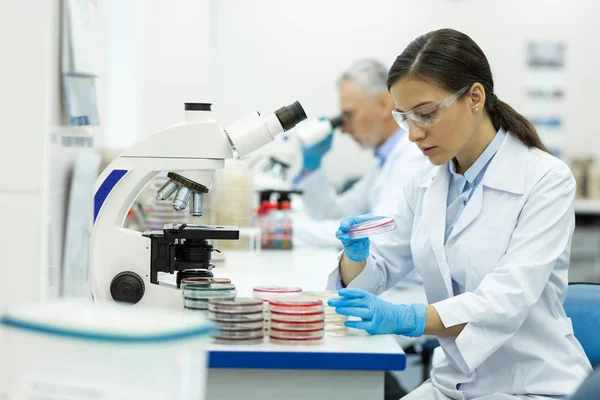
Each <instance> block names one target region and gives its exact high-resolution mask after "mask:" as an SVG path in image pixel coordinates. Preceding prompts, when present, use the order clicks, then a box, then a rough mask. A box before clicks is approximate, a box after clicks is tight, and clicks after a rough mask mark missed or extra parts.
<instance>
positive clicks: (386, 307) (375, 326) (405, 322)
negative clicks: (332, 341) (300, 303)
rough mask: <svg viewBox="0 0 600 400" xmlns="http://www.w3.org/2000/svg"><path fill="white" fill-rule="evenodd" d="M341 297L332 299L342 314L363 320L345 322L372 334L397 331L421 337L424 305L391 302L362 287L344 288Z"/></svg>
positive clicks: (424, 318) (331, 303)
mask: <svg viewBox="0 0 600 400" xmlns="http://www.w3.org/2000/svg"><path fill="white" fill-rule="evenodd" d="M338 294H339V295H340V297H339V298H335V299H331V300H329V302H328V304H329V305H330V306H331V307H335V311H336V312H337V313H338V314H341V315H347V316H350V317H359V318H361V319H362V321H346V322H345V325H346V326H348V327H350V328H356V329H364V330H365V331H367V332H368V333H370V334H371V335H378V334H396V335H404V336H411V337H416V336H422V335H423V331H424V330H425V320H426V314H427V306H426V305H425V304H400V305H396V304H392V303H388V302H387V301H383V300H381V299H380V298H379V297H377V296H375V295H374V294H372V293H369V292H367V291H365V290H362V289H354V288H350V289H341V290H340V291H339V292H338Z"/></svg>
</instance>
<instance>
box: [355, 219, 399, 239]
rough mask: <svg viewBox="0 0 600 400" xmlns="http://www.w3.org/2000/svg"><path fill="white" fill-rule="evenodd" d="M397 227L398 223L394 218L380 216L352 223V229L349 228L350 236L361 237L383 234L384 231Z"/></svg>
mask: <svg viewBox="0 0 600 400" xmlns="http://www.w3.org/2000/svg"><path fill="white" fill-rule="evenodd" d="M397 227H398V225H397V224H396V221H395V220H394V219H393V218H388V217H386V218H378V219H374V220H370V221H365V222H361V223H359V224H356V225H352V226H351V227H350V229H348V236H350V238H351V239H361V238H365V237H369V236H374V235H381V234H382V233H385V232H389V231H393V230H394V229H396V228H397Z"/></svg>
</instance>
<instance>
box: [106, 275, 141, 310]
mask: <svg viewBox="0 0 600 400" xmlns="http://www.w3.org/2000/svg"><path fill="white" fill-rule="evenodd" d="M145 290H146V287H145V285H144V281H143V280H142V278H141V277H140V276H139V275H138V274H136V273H135V272H131V271H125V272H121V273H120V274H118V275H117V276H115V277H114V278H113V280H112V282H111V283H110V294H111V295H112V298H113V299H115V301H119V302H123V303H131V304H135V303H137V302H138V301H140V300H141V299H142V297H144V291H145Z"/></svg>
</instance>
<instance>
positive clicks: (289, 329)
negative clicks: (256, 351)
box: [269, 296, 325, 344]
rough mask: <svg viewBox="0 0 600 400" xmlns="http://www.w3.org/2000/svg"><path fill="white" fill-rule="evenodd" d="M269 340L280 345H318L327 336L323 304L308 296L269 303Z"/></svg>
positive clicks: (281, 299) (275, 300)
mask: <svg viewBox="0 0 600 400" xmlns="http://www.w3.org/2000/svg"><path fill="white" fill-rule="evenodd" d="M269 303H270V304H269V308H270V313H271V317H270V322H269V339H270V341H271V342H273V343H280V344H317V343H321V342H322V341H323V336H324V334H325V314H324V312H323V302H322V301H321V300H319V299H315V298H313V297H306V296H296V297H288V298H279V299H274V300H270V301H269Z"/></svg>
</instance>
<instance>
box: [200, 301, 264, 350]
mask: <svg viewBox="0 0 600 400" xmlns="http://www.w3.org/2000/svg"><path fill="white" fill-rule="evenodd" d="M208 317H209V318H210V319H211V320H212V321H213V322H215V324H216V325H217V326H218V328H219V331H218V333H217V334H216V336H215V341H216V342H217V343H221V344H254V343H262V342H263V339H264V334H265V331H264V318H263V303H262V301H261V300H260V299H252V298H243V297H239V298H237V299H230V300H217V299H211V300H210V301H209V302H208Z"/></svg>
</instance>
